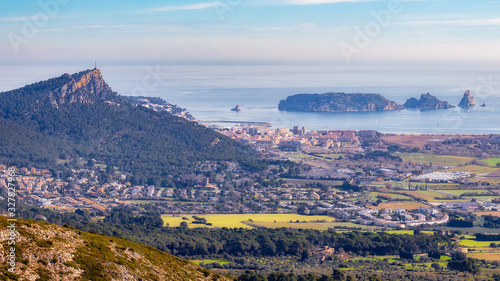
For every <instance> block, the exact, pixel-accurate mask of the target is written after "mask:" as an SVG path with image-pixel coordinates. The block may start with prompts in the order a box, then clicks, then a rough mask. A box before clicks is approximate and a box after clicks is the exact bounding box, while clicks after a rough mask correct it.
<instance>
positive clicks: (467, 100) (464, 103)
mask: <svg viewBox="0 0 500 281" xmlns="http://www.w3.org/2000/svg"><path fill="white" fill-rule="evenodd" d="M475 105H476V101H475V100H474V97H473V96H472V95H471V93H470V91H469V90H467V91H465V94H464V96H463V98H462V100H461V101H460V103H459V104H458V106H460V107H470V106H475Z"/></svg>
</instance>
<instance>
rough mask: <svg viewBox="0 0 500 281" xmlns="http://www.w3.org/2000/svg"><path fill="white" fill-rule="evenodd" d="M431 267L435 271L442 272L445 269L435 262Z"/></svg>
mask: <svg viewBox="0 0 500 281" xmlns="http://www.w3.org/2000/svg"><path fill="white" fill-rule="evenodd" d="M431 267H432V269H434V271H441V270H443V267H442V266H441V265H440V264H439V263H437V262H433V263H432V264H431Z"/></svg>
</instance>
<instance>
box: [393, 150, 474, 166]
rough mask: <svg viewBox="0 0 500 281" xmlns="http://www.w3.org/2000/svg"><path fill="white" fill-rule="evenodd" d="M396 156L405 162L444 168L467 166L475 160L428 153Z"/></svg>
mask: <svg viewBox="0 0 500 281" xmlns="http://www.w3.org/2000/svg"><path fill="white" fill-rule="evenodd" d="M394 155H395V156H399V157H401V159H403V161H411V162H417V163H422V164H429V163H432V164H437V165H444V166H459V165H465V164H466V163H468V162H470V161H472V160H474V159H475V158H472V157H461V156H453V155H434V154H426V153H402V154H394Z"/></svg>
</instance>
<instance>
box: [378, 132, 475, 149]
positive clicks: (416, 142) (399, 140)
mask: <svg viewBox="0 0 500 281" xmlns="http://www.w3.org/2000/svg"><path fill="white" fill-rule="evenodd" d="M481 137H483V136H481V135H434V134H386V135H382V136H381V137H380V138H381V139H382V140H383V141H385V142H387V143H393V144H399V145H403V146H408V147H411V148H422V147H423V146H424V145H426V144H428V143H430V142H433V141H439V142H442V141H445V140H447V139H450V138H454V139H471V138H481Z"/></svg>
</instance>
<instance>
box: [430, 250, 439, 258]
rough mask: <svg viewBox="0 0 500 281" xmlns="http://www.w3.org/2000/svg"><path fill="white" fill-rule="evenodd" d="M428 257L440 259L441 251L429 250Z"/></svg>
mask: <svg viewBox="0 0 500 281" xmlns="http://www.w3.org/2000/svg"><path fill="white" fill-rule="evenodd" d="M427 255H428V257H429V258H432V259H437V260H438V259H440V258H441V253H440V252H439V251H438V250H431V251H430V252H429V253H428V254H427Z"/></svg>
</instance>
